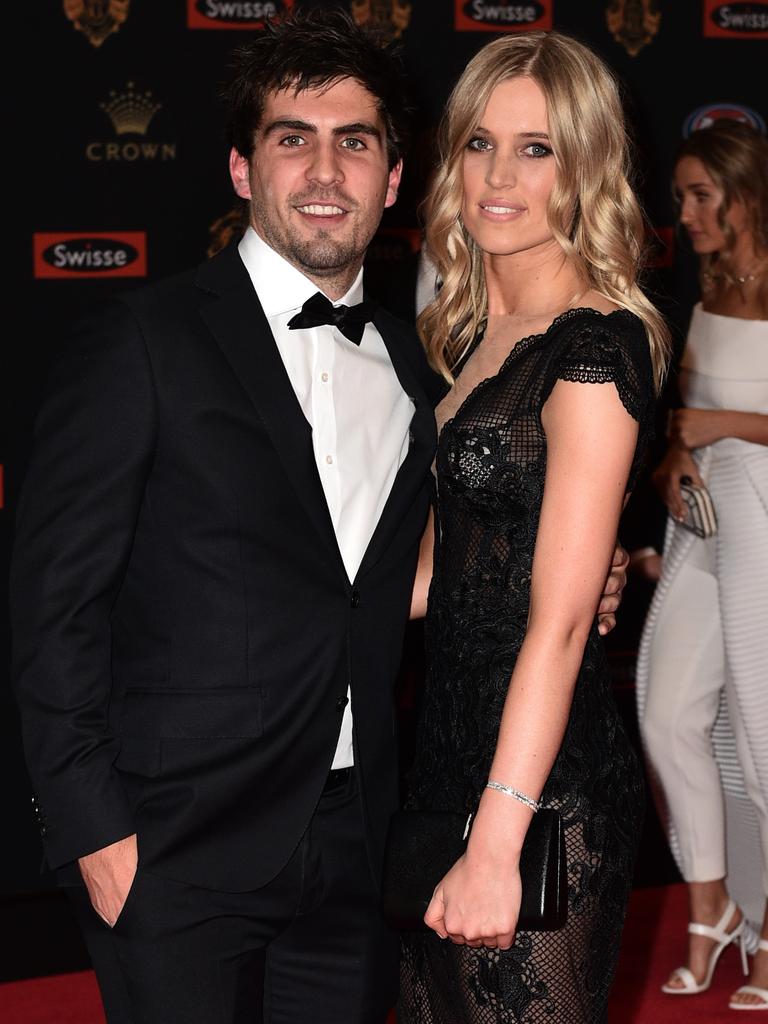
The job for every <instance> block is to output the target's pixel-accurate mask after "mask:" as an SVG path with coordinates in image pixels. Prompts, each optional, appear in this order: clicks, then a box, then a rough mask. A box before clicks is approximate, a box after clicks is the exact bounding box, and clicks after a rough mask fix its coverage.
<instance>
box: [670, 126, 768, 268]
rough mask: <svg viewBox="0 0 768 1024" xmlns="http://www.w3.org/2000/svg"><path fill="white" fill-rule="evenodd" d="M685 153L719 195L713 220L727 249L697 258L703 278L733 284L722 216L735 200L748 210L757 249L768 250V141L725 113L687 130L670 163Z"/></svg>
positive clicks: (729, 236) (727, 233)
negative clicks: (708, 177)
mask: <svg viewBox="0 0 768 1024" xmlns="http://www.w3.org/2000/svg"><path fill="white" fill-rule="evenodd" d="M686 156H690V157H695V158H696V159H697V160H700V161H701V163H702V164H703V165H704V167H705V169H706V171H707V174H709V176H710V178H711V179H712V181H713V182H714V183H715V185H716V187H717V188H718V189H719V190H720V191H721V192H722V193H723V201H722V203H721V204H720V208H719V210H718V211H717V220H718V224H719V225H720V230H721V231H722V232H723V234H724V235H725V239H726V245H727V248H726V249H725V250H724V251H723V252H719V253H711V254H707V255H705V256H702V257H701V273H702V281H703V282H704V283H707V282H714V281H716V280H717V279H723V280H724V281H727V282H729V283H731V284H733V283H734V280H735V279H734V276H733V271H732V268H731V265H730V248H731V246H732V245H733V231H732V229H731V227H730V226H729V225H728V223H727V222H726V219H725V216H726V214H727V213H728V209H729V208H730V206H731V203H733V201H734V199H740V200H741V201H742V202H743V203H744V205H745V206H746V208H747V215H748V216H749V218H750V227H751V230H752V235H753V237H754V242H755V248H756V249H758V250H759V251H762V252H768V139H766V138H765V136H764V135H762V134H761V133H760V132H759V131H758V130H757V129H756V128H753V127H752V126H751V125H748V124H743V123H742V122H740V121H735V120H733V119H732V118H726V117H723V118H719V119H718V120H717V121H715V122H714V124H712V125H710V126H709V127H708V128H700V129H699V130H698V131H695V132H691V134H690V135H689V136H688V138H687V139H686V140H685V141H684V142H683V143H682V144H681V145H680V147H679V149H678V150H677V153H676V155H675V163H674V166H675V167H677V165H678V164H679V163H680V161H681V160H682V159H683V157H686Z"/></svg>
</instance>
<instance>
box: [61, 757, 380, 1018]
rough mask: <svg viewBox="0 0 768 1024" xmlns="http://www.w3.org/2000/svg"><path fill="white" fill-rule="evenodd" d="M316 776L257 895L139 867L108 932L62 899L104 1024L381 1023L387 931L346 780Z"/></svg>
mask: <svg viewBox="0 0 768 1024" xmlns="http://www.w3.org/2000/svg"><path fill="white" fill-rule="evenodd" d="M330 778H331V781H329V784H328V785H327V786H326V789H325V791H324V793H323V796H322V797H321V799H320V803H319V805H318V807H317V810H316V812H315V814H314V816H313V818H312V821H311V823H310V825H309V827H308V829H307V831H306V833H305V835H304V837H303V838H302V840H301V842H300V844H299V846H298V848H297V849H296V851H295V853H294V854H293V856H292V857H291V859H290V861H289V862H288V864H286V866H285V868H284V869H283V870H282V871H281V872H280V874H279V875H278V876H277V877H276V878H275V879H273V881H271V882H270V883H269V884H268V885H266V886H264V887H263V888H261V889H258V890H256V891H253V892H246V893H227V892H216V891H213V890H209V889H200V888H195V887H193V886H189V885H186V884H183V883H180V882H175V881H171V880H169V879H167V878H162V877H160V876H159V875H156V874H153V873H151V872H149V871H147V870H145V869H142V868H141V866H140V867H139V870H138V872H137V874H136V879H135V881H134V883H133V886H132V887H131V890H130V892H129V894H128V898H127V900H126V903H125V906H124V908H123V911H122V912H121V914H120V917H119V918H118V920H117V922H116V923H115V926H114V928H112V929H110V928H109V927H107V925H106V924H104V922H103V921H102V920H101V918H100V917H99V916H98V915H97V914H96V912H95V911H94V910H93V908H92V907H91V905H90V902H89V900H88V896H87V893H86V891H85V888H84V887H74V888H73V889H72V890H71V898H72V901H73V904H74V907H75V912H76V914H77V916H78V918H79V920H80V924H81V927H82V929H83V932H84V934H85V938H86V942H87V944H88V948H89V952H90V954H91V959H92V961H93V966H94V969H95V971H96V975H97V978H98V980H99V985H100V988H101V992H102V998H103V1001H104V1007H105V1011H106V1015H107V1021H108V1022H109V1024H246V1022H247V1024H262V1022H263V1024H384V1021H385V1020H386V1017H387V1013H388V1011H389V1009H390V1008H391V1007H392V1006H393V1005H394V1002H395V999H396V995H397V963H398V941H397V934H396V933H395V932H394V931H392V930H391V929H390V928H388V927H387V925H386V924H385V923H384V921H383V920H382V918H381V915H380V912H379V906H378V892H377V889H376V886H375V885H374V881H373V877H372V874H371V869H370V864H369V861H368V856H367V852H366V848H365V839H364V834H363V819H362V806H361V801H360V796H359V793H358V788H357V782H356V779H355V774H354V770H353V769H351V770H349V771H348V772H345V773H343V774H342V775H341V777H340V778H339V776H338V775H336V774H335V773H331V777H330Z"/></svg>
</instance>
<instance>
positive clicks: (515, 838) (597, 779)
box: [398, 33, 667, 1024]
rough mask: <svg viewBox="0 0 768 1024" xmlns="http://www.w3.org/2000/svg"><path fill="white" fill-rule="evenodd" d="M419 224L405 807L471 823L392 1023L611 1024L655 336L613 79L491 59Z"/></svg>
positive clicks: (633, 777) (631, 780)
mask: <svg viewBox="0 0 768 1024" xmlns="http://www.w3.org/2000/svg"><path fill="white" fill-rule="evenodd" d="M427 224H428V231H427V244H428V247H429V251H430V254H431V256H432V257H433V258H434V260H435V262H436V265H437V269H438V272H439V274H440V277H441V279H442V282H443V284H442V289H441V290H440V292H439V294H438V296H437V298H436V299H435V301H434V302H433V303H432V304H431V305H430V306H428V307H427V309H426V310H425V311H424V313H423V314H422V317H421V320H420V326H421V329H422V332H423V335H424V338H425V340H426V343H427V346H428V349H429V353H430V356H431V360H432V363H433V365H434V366H435V367H436V368H437V369H438V370H440V371H441V372H442V373H443V375H444V376H445V377H446V380H447V381H449V382H450V383H451V385H452V386H451V390H450V392H449V393H448V395H447V397H446V398H445V399H444V401H443V403H442V404H441V405H440V407H439V408H438V413H437V415H438V425H439V427H440V429H441V432H440V441H439V446H438V452H437V459H436V474H437V495H438V498H437V505H436V528H435V530H434V532H433V533H430V532H429V531H428V533H427V535H426V536H425V541H424V544H423V546H422V555H421V559H420V572H419V578H418V580H417V585H416V590H415V592H414V614H424V606H425V605H426V603H427V602H426V590H427V586H429V600H428V608H427V643H428V680H427V685H426V690H425V694H424V705H423V712H422V716H423V717H422V721H421V727H420V734H419V740H418V749H417V754H416V759H415V764H414V767H413V770H412V773H411V790H410V806H412V807H417V808H433V809H441V810H452V811H457V810H458V811H467V812H468V811H476V815H475V818H474V824H473V829H472V833H471V836H470V840H469V845H468V848H467V852H466V854H465V855H464V856H463V857H462V858H461V859H460V860H459V861H458V862H457V863H456V865H455V866H454V867H453V868H452V869H451V871H450V872H449V873H448V874H447V875H446V876H445V878H444V879H443V880H442V882H441V883H440V884H439V885H438V887H437V889H436V890H435V895H434V897H433V899H432V902H431V904H430V907H429V909H428V911H427V915H426V917H425V921H426V922H427V924H428V925H429V926H430V928H431V930H430V931H425V932H423V933H409V934H407V935H405V937H404V940H403V967H402V987H401V1005H400V1008H399V1018H398V1019H399V1021H400V1022H401V1024H494V1022H503V1024H537V1022H539V1021H542V1022H543V1021H546V1022H556V1024H587V1022H590V1024H591V1022H602V1021H605V1015H606V1004H607V997H608V990H609V987H610V983H611V980H612V976H613V972H614V967H615V962H616V956H617V952H618V946H619V939H620V934H621V928H622V923H623V917H624V911H625V905H626V901H627V896H628V893H629V887H630V881H631V873H632V864H633V858H634V853H635V847H636V841H637V835H638V828H639V821H640V815H641V804H642V792H641V781H640V775H639V772H638V765H637V761H636V758H635V754H634V752H633V751H632V750H631V748H630V746H629V744H628V742H627V739H626V737H625V734H624V730H623V729H622V725H621V721H620V719H619V716H618V713H617V710H616V707H615V705H614V701H613V697H612V695H611V686H610V679H609V673H608V668H607V665H606V661H605V656H604V653H603V649H602V646H601V640H600V637H599V635H598V630H597V626H596V621H595V610H596V607H597V603H598V599H599V596H600V591H601V589H602V584H603V581H604V580H605V576H606V572H607V569H608V565H609V562H610V557H611V553H612V551H613V545H614V540H615V536H616V529H617V524H618V519H619V515H620V512H621V509H622V506H623V503H624V500H625V495H626V494H627V493H628V491H629V489H630V488H631V486H632V483H633V481H634V479H635V476H636V473H637V470H638V467H639V463H640V459H641V456H642V451H643V447H644V444H645V441H646V439H647V436H648V432H649V430H650V427H651V413H652V407H653V402H654V394H655V385H657V384H658V382H659V380H660V378H661V375H662V373H663V368H664V362H665V354H666V345H667V340H666V332H665V328H664V324H663V321H662V319H661V317H660V316H659V314H658V313H657V311H656V310H655V309H654V308H653V306H652V305H651V304H650V303H649V302H648V300H647V299H646V298H645V297H644V296H643V294H642V292H641V291H640V290H639V288H638V286H637V283H636V276H637V272H638V265H639V262H640V257H641V238H642V220H641V216H640V213H639V210H638V206H637V203H636V201H635V198H634V196H633V194H632V191H631V189H630V188H629V185H628V184H627V179H626V140H625V132H624V122H623V117H622V111H621V105H620V102H619V99H618V95H617V91H616V87H615V84H614V82H613V80H612V78H611V76H610V74H609V72H608V71H607V69H606V68H605V67H604V65H603V64H602V63H601V62H600V61H599V60H598V59H597V58H596V57H595V56H594V55H593V54H592V53H591V52H590V51H589V50H587V49H586V48H585V47H583V46H582V45H581V44H578V43H576V42H575V41H573V40H571V39H568V38H567V37H564V36H561V35H558V34H556V33H550V34H547V35H545V34H544V33H529V34H524V35H518V36H507V37H504V38H501V39H498V40H496V41H495V42H493V43H491V44H490V45H489V46H487V47H485V48H484V49H483V50H482V51H481V52H480V53H479V54H478V55H477V56H476V57H475V58H474V60H473V61H472V62H471V63H470V64H469V66H468V67H467V69H466V71H465V72H464V74H463V75H462V77H461V80H460V81H459V83H458V85H457V86H456V89H455V90H454V93H453V95H452V97H451V99H450V101H449V105H448V109H447V113H446V120H445V124H444V130H443V151H442V162H441V166H440V168H439V170H438V172H437V175H436V179H435V182H434V184H433V188H432V192H431V196H430V203H429V213H428V218H427ZM452 368H453V372H452ZM459 371H460V372H459ZM454 378H455V379H454ZM433 539H434V551H433ZM430 578H431V583H430ZM489 781H492V782H493V783H497V784H500V787H501V788H488V785H487V784H488V782H489ZM537 801H541V803H542V804H543V805H546V806H550V807H557V808H559V809H560V811H561V813H562V816H563V819H564V825H565V835H566V847H567V857H568V886H569V908H568V922H567V924H566V926H565V927H564V929H563V930H561V931H559V932H552V933H541V932H539V933H533V932H517V934H515V925H516V921H517V914H518V909H519V905H520V876H519V870H518V858H519V851H520V848H521V845H522V842H523V839H524V837H525V833H526V830H527V827H528V825H529V823H530V820H531V817H532V813H533V810H532V808H533V807H535V806H536V803H537Z"/></svg>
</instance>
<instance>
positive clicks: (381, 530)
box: [356, 310, 437, 579]
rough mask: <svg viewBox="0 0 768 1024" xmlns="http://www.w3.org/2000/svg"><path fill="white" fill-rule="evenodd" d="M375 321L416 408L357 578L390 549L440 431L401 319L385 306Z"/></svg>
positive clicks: (419, 486)
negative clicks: (402, 334) (407, 351)
mask: <svg viewBox="0 0 768 1024" xmlns="http://www.w3.org/2000/svg"><path fill="white" fill-rule="evenodd" d="M374 324H375V326H376V328H377V329H378V331H379V334H380V335H381V337H382V339H383V340H384V344H385V345H386V346H387V351H388V352H389V357H390V359H391V360H392V366H393V367H394V369H395V373H396V374H397V377H398V380H399V381H400V386H401V387H402V389H403V391H405V393H406V394H407V395H408V396H409V398H410V399H411V401H412V402H413V404H414V406H415V410H414V413H413V418H412V420H411V427H410V446H409V448H408V454H407V456H406V457H405V459H404V460H403V463H402V465H401V466H400V469H399V470H398V472H397V475H396V477H395V481H394V483H393V485H392V490H391V491H390V492H389V497H388V498H387V501H386V504H385V505H384V509H383V511H382V513H381V517H380V518H379V521H378V523H377V525H376V529H375V530H374V532H373V536H372V537H371V540H370V542H369V544H368V547H367V549H366V552H365V555H364V556H363V560H362V562H361V563H360V568H359V569H358V572H357V577H356V578H357V579H359V578H360V577H361V576H363V575H364V574H365V573H366V572H368V571H369V570H370V569H371V568H372V567H373V566H374V565H375V564H376V562H378V560H379V559H380V558H381V556H382V555H383V554H384V552H385V551H386V550H387V547H388V546H389V544H390V542H391V540H392V538H393V536H394V534H395V533H396V532H397V530H398V528H399V526H400V523H401V521H402V518H403V516H404V515H405V513H406V512H407V511H408V509H409V508H410V506H411V504H412V503H413V501H414V500H415V498H416V495H417V493H418V491H419V489H420V488H421V487H422V485H423V484H424V480H425V477H426V474H427V473H428V472H429V467H430V465H431V464H432V459H433V457H434V452H435V444H436V435H437V431H436V427H435V416H434V411H433V409H432V404H431V402H430V401H429V399H428V398H427V395H426V393H425V392H424V389H423V388H422V386H421V384H420V382H419V379H418V377H417V375H416V373H415V372H414V370H413V367H412V366H411V364H410V362H409V360H408V358H407V356H406V355H405V347H404V346H405V344H412V342H411V341H410V339H408V340H407V341H405V339H401V338H400V337H399V336H398V334H399V328H398V325H397V321H395V320H394V319H393V318H391V317H390V316H389V315H388V314H387V313H386V312H384V311H383V310H379V311H378V312H377V313H376V316H375V317H374Z"/></svg>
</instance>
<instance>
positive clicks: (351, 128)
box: [262, 117, 381, 139]
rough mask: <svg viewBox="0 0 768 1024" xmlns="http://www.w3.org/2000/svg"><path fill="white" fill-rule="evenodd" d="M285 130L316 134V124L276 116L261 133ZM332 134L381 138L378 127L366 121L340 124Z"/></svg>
mask: <svg viewBox="0 0 768 1024" xmlns="http://www.w3.org/2000/svg"><path fill="white" fill-rule="evenodd" d="M286 130H288V131H293V132H308V133H311V134H312V135H317V125H314V124H310V123H309V122H308V121H298V120H295V119H293V118H290V117H278V118H276V119H275V120H274V121H270V122H269V124H267V125H265V126H264V128H263V129H262V134H263V135H265V136H266V135H269V134H271V133H272V132H277V131H286ZM333 134H334V135H370V136H372V137H373V138H376V139H380V138H381V132H380V131H379V129H378V128H377V127H376V126H375V125H373V124H370V123H369V122H368V121H354V122H352V123H351V124H340V125H339V126H338V127H337V128H334V129H333Z"/></svg>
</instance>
